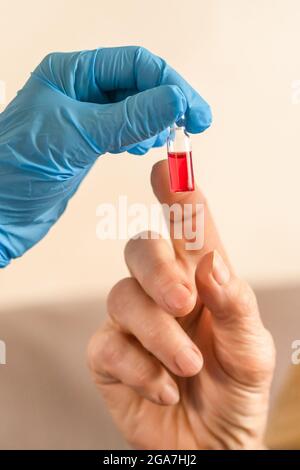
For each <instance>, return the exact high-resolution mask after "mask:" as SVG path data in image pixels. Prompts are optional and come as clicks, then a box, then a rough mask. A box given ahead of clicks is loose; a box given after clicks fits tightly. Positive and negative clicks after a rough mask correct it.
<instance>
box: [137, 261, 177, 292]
mask: <svg viewBox="0 0 300 470" xmlns="http://www.w3.org/2000/svg"><path fill="white" fill-rule="evenodd" d="M170 270H171V271H172V263H170V262H167V261H164V260H158V261H156V262H155V263H154V264H153V265H152V266H151V268H150V269H148V270H145V271H144V273H143V279H142V283H143V284H149V283H151V284H154V285H155V286H158V287H159V288H160V289H163V288H165V287H166V286H167V285H168V284H170V283H171V279H170V276H169V274H168V273H169V272H170Z"/></svg>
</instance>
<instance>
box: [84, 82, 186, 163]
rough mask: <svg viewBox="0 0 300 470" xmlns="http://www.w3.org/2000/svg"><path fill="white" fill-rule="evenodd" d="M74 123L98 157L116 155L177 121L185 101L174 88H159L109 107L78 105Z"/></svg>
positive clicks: (173, 86)
mask: <svg viewBox="0 0 300 470" xmlns="http://www.w3.org/2000/svg"><path fill="white" fill-rule="evenodd" d="M77 105H78V116H79V117H78V119H79V121H80V127H81V128H83V129H84V132H85V135H86V138H87V139H88V140H89V142H93V147H94V148H97V151H98V153H99V154H102V153H105V152H111V153H119V152H123V151H125V150H127V147H130V146H132V145H134V144H137V143H139V142H142V141H143V140H146V139H149V138H150V137H153V136H155V135H157V134H159V133H160V132H161V131H163V130H164V129H166V128H167V127H169V126H170V125H171V124H172V123H174V122H175V121H177V120H178V119H179V118H180V117H181V115H182V114H184V113H185V111H186V106H187V104H186V99H185V96H184V94H183V93H182V91H181V90H180V88H179V87H178V86H176V85H162V86H158V87H155V88H151V89H150V90H146V91H143V92H140V93H137V94H135V95H132V96H128V97H127V98H126V99H125V100H123V101H120V102H118V103H113V104H103V105H99V104H95V103H83V102H78V104H77Z"/></svg>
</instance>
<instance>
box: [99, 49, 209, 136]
mask: <svg viewBox="0 0 300 470" xmlns="http://www.w3.org/2000/svg"><path fill="white" fill-rule="evenodd" d="M95 74H96V77H97V81H98V83H99V86H100V87H101V89H102V90H104V91H112V90H120V89H121V90H124V89H125V90H133V89H136V90H137V91H145V90H147V89H149V88H154V87H156V86H159V85H177V86H178V87H179V88H180V89H181V91H182V92H183V94H184V96H185V98H186V101H187V110H186V115H185V118H186V128H187V130H188V131H189V132H192V133H198V132H202V131H204V130H205V129H207V127H209V126H210V124H211V121H212V115H211V110H210V107H209V105H208V103H207V102H206V101H205V100H204V99H203V98H202V97H201V96H200V95H199V93H197V91H196V90H194V88H192V87H191V85H190V84H189V83H188V82H187V81H186V80H185V79H184V78H183V77H182V76H181V75H180V74H179V73H178V72H176V70H174V69H173V68H172V67H170V66H169V65H168V64H167V63H166V61H165V60H163V59H162V58H161V57H158V56H157V55H155V54H152V52H150V51H148V50H147V49H145V48H144V47H140V46H127V47H109V48H103V49H99V50H98V52H97V56H96V61H95Z"/></svg>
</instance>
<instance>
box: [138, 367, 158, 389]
mask: <svg viewBox="0 0 300 470" xmlns="http://www.w3.org/2000/svg"><path fill="white" fill-rule="evenodd" d="M135 369H136V370H135V387H136V388H139V389H148V388H149V385H150V384H151V383H152V381H153V380H154V379H155V374H154V371H153V370H152V369H151V368H149V367H146V366H145V363H144V362H143V361H139V362H138V363H137V364H136V368H135Z"/></svg>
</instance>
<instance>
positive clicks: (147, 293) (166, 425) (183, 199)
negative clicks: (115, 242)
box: [89, 162, 275, 449]
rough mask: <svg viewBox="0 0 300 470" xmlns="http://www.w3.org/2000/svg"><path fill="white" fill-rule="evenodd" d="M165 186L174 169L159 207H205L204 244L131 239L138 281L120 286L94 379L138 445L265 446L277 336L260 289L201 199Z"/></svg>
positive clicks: (160, 182) (93, 354)
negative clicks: (267, 324) (232, 255)
mask: <svg viewBox="0 0 300 470" xmlns="http://www.w3.org/2000/svg"><path fill="white" fill-rule="evenodd" d="M167 179H168V175H167V165H166V162H160V163H159V164H157V165H155V166H154V169H153V172H152V185H153V189H154V192H155V194H156V196H157V197H158V199H159V201H160V202H161V203H167V204H169V205H170V204H173V203H174V202H178V203H180V204H187V203H190V204H192V205H193V207H195V205H196V203H203V204H204V210H205V242H204V246H203V247H202V249H200V250H198V251H197V250H196V251H188V250H186V247H185V240H184V239H173V240H172V243H173V249H171V248H170V246H169V244H168V243H167V242H166V241H165V240H163V239H162V238H159V239H141V238H139V239H134V240H131V241H129V243H128V245H127V247H126V250H125V257H126V261H127V264H128V267H129V270H130V273H131V277H128V278H126V279H123V280H121V281H120V282H119V283H118V284H117V285H116V286H115V287H114V288H113V289H112V291H111V293H110V295H109V298H108V305H107V308H108V314H109V317H108V319H107V321H106V323H105V324H104V326H103V327H102V328H100V329H99V331H97V332H96V334H95V335H94V337H93V338H92V340H91V342H90V345H89V365H90V368H91V371H92V375H93V378H94V381H95V383H96V385H97V387H98V389H99V391H100V393H101V394H102V396H103V397H104V400H105V402H106V404H107V406H108V408H109V410H110V412H111V414H112V416H113V418H114V421H115V422H116V424H117V426H118V427H119V429H120V430H121V431H122V433H123V434H124V436H125V438H126V439H127V440H128V441H129V443H131V445H132V446H134V447H138V448H142V449H258V448H262V447H263V436H264V429H265V423H266V417H267V412H268V402H269V390H270V384H271V380H272V374H273V368H274V356H275V354H274V346H273V341H272V337H271V335H270V333H269V332H268V331H267V330H266V329H265V328H264V326H263V324H262V321H261V318H260V314H259V310H258V307H257V303H256V299H255V295H254V293H253V291H252V290H251V288H250V287H249V286H248V285H247V284H246V283H245V282H243V281H241V280H240V279H239V278H238V277H237V276H236V275H235V274H234V272H233V270H232V268H231V267H230V264H229V262H228V259H227V257H226V254H225V252H224V249H223V247H222V245H221V242H220V240H219V237H218V234H217V231H216V228H215V226H214V223H213V220H212V218H211V215H210V213H209V209H208V208H207V205H206V202H205V200H204V198H203V195H202V194H201V192H200V191H199V190H198V189H197V190H196V191H195V192H193V193H186V194H185V195H184V196H183V194H171V193H170V192H169V190H168V181H167ZM171 228H172V227H171Z"/></svg>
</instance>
